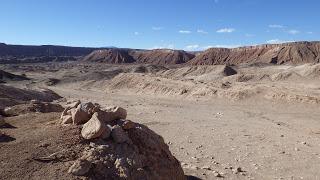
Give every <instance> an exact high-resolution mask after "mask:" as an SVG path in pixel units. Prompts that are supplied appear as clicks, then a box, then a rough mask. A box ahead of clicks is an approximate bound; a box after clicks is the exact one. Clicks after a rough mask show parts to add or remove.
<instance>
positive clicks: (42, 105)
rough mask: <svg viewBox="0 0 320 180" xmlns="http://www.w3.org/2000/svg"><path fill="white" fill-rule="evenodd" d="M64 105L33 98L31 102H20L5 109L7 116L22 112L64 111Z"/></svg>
mask: <svg viewBox="0 0 320 180" xmlns="http://www.w3.org/2000/svg"><path fill="white" fill-rule="evenodd" d="M62 111H63V107H62V106H61V105H59V104H54V103H48V102H40V101H38V100H31V101H30V103H26V104H18V105H15V106H11V107H7V108H5V109H4V114H5V115H6V116H18V115H21V114H26V113H31V112H39V113H50V112H62Z"/></svg>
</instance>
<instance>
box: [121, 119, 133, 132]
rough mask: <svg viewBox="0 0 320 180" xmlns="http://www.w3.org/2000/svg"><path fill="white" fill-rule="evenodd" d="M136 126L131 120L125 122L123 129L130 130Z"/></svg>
mask: <svg viewBox="0 0 320 180" xmlns="http://www.w3.org/2000/svg"><path fill="white" fill-rule="evenodd" d="M135 126H136V124H135V123H134V122H132V121H130V120H125V121H124V123H123V124H122V129H124V130H129V129H133V128H135Z"/></svg>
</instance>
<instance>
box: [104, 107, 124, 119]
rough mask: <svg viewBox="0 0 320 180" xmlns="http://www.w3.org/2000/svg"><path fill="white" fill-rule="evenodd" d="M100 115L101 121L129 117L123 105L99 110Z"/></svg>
mask: <svg viewBox="0 0 320 180" xmlns="http://www.w3.org/2000/svg"><path fill="white" fill-rule="evenodd" d="M98 117H99V119H100V120H101V121H104V122H111V121H114V120H118V119H125V118H126V117H127V111H126V110H125V109H123V108H122V107H118V106H115V107H111V108H107V109H103V110H101V111H99V112H98Z"/></svg>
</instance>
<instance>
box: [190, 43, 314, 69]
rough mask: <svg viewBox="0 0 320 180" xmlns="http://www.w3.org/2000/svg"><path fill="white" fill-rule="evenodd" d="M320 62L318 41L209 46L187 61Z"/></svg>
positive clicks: (226, 62)
mask: <svg viewBox="0 0 320 180" xmlns="http://www.w3.org/2000/svg"><path fill="white" fill-rule="evenodd" d="M318 62H320V42H294V43H285V44H270V45H259V46H250V47H240V48H233V49H226V48H211V49H208V50H206V51H204V52H202V53H201V54H199V55H198V56H196V57H195V58H194V59H192V60H191V61H189V62H188V63H189V64H192V65H216V64H241V63H272V64H284V63H288V64H303V63H318Z"/></svg>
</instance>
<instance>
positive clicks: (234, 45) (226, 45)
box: [208, 44, 241, 48]
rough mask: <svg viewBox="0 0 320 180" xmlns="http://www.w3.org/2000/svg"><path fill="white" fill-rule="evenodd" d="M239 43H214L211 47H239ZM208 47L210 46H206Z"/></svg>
mask: <svg viewBox="0 0 320 180" xmlns="http://www.w3.org/2000/svg"><path fill="white" fill-rule="evenodd" d="M240 46H241V45H240V44H221V45H219V44H218V45H214V46H212V47H215V48H237V47H240ZM208 47H210V46H208Z"/></svg>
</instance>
